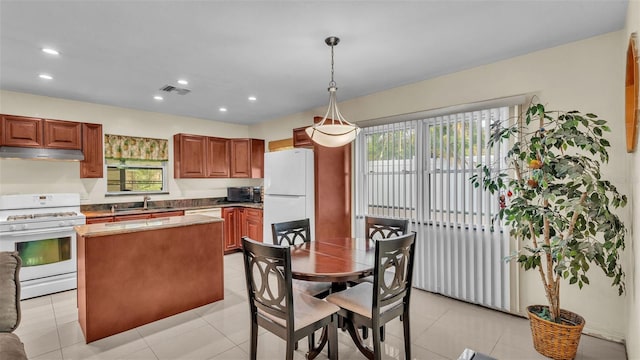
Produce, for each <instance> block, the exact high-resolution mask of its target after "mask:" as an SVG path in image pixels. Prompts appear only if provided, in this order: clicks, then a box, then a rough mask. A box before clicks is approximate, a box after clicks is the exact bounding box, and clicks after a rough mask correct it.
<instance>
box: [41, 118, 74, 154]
mask: <svg viewBox="0 0 640 360" xmlns="http://www.w3.org/2000/svg"><path fill="white" fill-rule="evenodd" d="M44 147H46V148H50V149H72V150H80V149H82V123H79V122H72V121H62V120H49V119H45V120H44Z"/></svg>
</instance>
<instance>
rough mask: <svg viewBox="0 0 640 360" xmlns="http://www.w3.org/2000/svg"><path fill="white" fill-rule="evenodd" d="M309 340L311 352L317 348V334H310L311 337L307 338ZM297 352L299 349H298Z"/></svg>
mask: <svg viewBox="0 0 640 360" xmlns="http://www.w3.org/2000/svg"><path fill="white" fill-rule="evenodd" d="M307 340H308V342H309V351H311V349H313V348H314V347H315V346H316V333H315V332H312V333H311V334H309V336H308V337H307ZM296 345H297V343H296ZM296 350H298V349H297V348H296Z"/></svg>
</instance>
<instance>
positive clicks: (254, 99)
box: [248, 96, 258, 101]
mask: <svg viewBox="0 0 640 360" xmlns="http://www.w3.org/2000/svg"><path fill="white" fill-rule="evenodd" d="M248 99H249V101H256V100H258V99H257V98H256V97H255V96H249V97H248Z"/></svg>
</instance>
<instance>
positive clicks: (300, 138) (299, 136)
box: [293, 126, 313, 148]
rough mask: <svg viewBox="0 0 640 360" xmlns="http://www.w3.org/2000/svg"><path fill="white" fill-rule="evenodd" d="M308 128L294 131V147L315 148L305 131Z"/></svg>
mask: <svg viewBox="0 0 640 360" xmlns="http://www.w3.org/2000/svg"><path fill="white" fill-rule="evenodd" d="M307 128H308V126H304V127H300V128H296V129H293V147H306V148H312V147H313V142H312V141H311V138H310V137H309V135H307V133H306V131H305V130H306V129H307Z"/></svg>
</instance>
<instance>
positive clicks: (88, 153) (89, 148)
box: [80, 123, 104, 178]
mask: <svg viewBox="0 0 640 360" xmlns="http://www.w3.org/2000/svg"><path fill="white" fill-rule="evenodd" d="M82 153H83V154H84V160H82V161H80V177H81V178H101V177H102V176H103V172H104V160H103V159H104V150H103V148H102V125H100V124H89V123H84V124H82Z"/></svg>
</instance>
